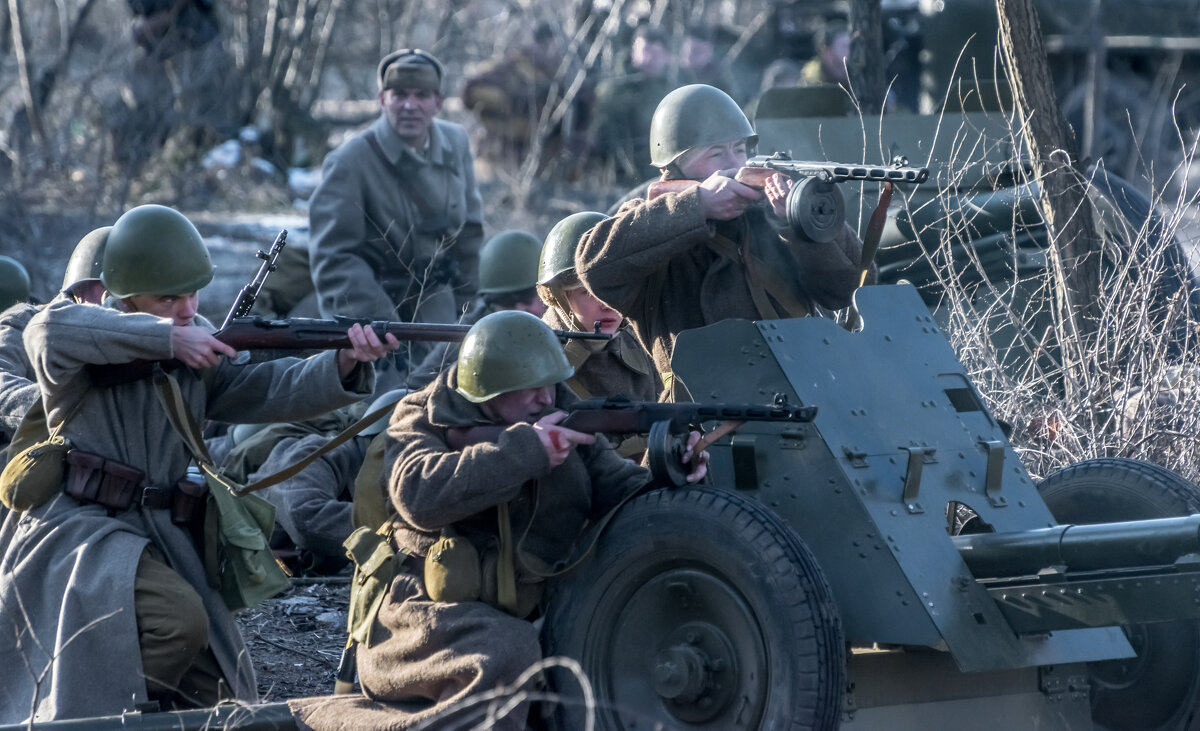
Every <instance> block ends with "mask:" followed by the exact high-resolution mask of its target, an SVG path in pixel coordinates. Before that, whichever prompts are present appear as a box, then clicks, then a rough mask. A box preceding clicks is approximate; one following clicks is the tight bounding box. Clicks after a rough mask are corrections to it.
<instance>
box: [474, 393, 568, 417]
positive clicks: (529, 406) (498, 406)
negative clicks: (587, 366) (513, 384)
mask: <svg viewBox="0 0 1200 731" xmlns="http://www.w3.org/2000/svg"><path fill="white" fill-rule="evenodd" d="M553 404H554V386H539V387H537V388H518V389H517V390H516V391H509V392H508V393H502V394H500V395H499V396H493V397H492V398H490V399H488V400H487V401H484V402H483V403H482V404H480V409H481V410H482V411H483V413H484V414H486V415H487V416H488V418H490V419H492V420H493V421H495V422H497V423H499V424H517V423H519V422H527V423H532V422H535V421H537V420H538V419H540V418H541V417H542V416H544V415H545V414H546V410H547V409H549V408H550V406H551V405H553Z"/></svg>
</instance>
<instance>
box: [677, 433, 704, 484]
mask: <svg viewBox="0 0 1200 731" xmlns="http://www.w3.org/2000/svg"><path fill="white" fill-rule="evenodd" d="M699 441H700V432H698V431H693V432H689V433H688V440H687V447H686V448H685V449H684V450H683V460H682V461H683V463H684V464H691V465H692V471H691V472H689V473H688V476H687V481H688V482H689V483H696V482H699V481H701V480H703V479H704V477H705V475H707V474H708V450H707V449H705V450H703V451H701V452H700V453H699V454H696V455H693V454H692V450H693V449H694V448H695V446H696V443H697V442H699Z"/></svg>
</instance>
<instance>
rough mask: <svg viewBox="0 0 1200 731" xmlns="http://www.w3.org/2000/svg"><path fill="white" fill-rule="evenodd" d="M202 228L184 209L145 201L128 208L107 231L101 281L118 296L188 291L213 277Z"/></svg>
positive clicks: (201, 286)
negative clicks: (199, 228)
mask: <svg viewBox="0 0 1200 731" xmlns="http://www.w3.org/2000/svg"><path fill="white" fill-rule="evenodd" d="M213 268H214V267H213V265H212V259H210V258H209V256H208V247H206V246H205V245H204V239H202V238H201V237H200V232H199V231H197V230H196V227H195V226H193V225H192V222H191V221H189V220H188V219H187V217H186V216H184V215H183V214H182V213H180V212H179V211H176V210H175V209H173V208H167V207H166V206H159V205H153V204H152V205H144V206H138V207H137V208H132V209H130V210H128V211H126V212H125V213H124V214H123V215H122V216H121V217H120V218H118V219H117V222H116V223H115V224H113V229H112V231H110V232H109V233H108V245H107V246H105V248H104V266H103V271H102V272H101V274H100V281H102V282H104V287H105V289H107V290H108V291H109V292H110V293H112V295H113V296H114V297H117V298H122V297H130V296H132V295H136V294H186V293H188V292H195V291H197V290H199V289H201V288H203V287H204V286H205V285H207V284H208V283H209V282H211V281H212V278H213Z"/></svg>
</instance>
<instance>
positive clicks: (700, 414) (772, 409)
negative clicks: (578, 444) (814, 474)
mask: <svg viewBox="0 0 1200 731" xmlns="http://www.w3.org/2000/svg"><path fill="white" fill-rule="evenodd" d="M816 414H817V407H815V406H792V405H791V404H787V403H781V404H769V405H763V404H696V403H690V402H682V403H665V404H664V403H659V402H657V401H630V400H629V399H627V398H623V397H613V398H594V399H588V400H586V401H581V402H579V403H578V404H576V405H575V406H573V407H571V408H570V409H568V410H567V416H566V418H564V419H563V420H562V421H561V422H559V424H558V425H559V426H561V427H565V428H567V429H572V430H574V431H577V432H583V433H584V434H649V433H650V428H651V427H652V426H654V425H655V424H656V423H659V422H667V423H668V424H670V429H671V431H672V433H676V434H683V433H686V432H687V431H688V429H689V428H690V427H691V426H692V425H698V424H702V423H704V422H708V421H739V422H740V421H784V422H809V421H812V420H813V419H814V418H815V417H816ZM506 428H508V427H506V426H501V425H488V426H473V427H466V428H455V429H448V430H447V432H446V441H447V444H448V446H449V447H450V448H451V449H453V450H455V451H459V450H461V449H463V448H464V447H468V446H471V445H472V444H480V443H483V442H494V441H496V440H497V439H499V438H500V433H501V432H503V431H504V430H505V429H506Z"/></svg>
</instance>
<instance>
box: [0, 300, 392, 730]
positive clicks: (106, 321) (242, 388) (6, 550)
mask: <svg viewBox="0 0 1200 731" xmlns="http://www.w3.org/2000/svg"><path fill="white" fill-rule="evenodd" d="M172 327H173V326H172V324H171V321H170V320H168V319H163V318H158V317H155V316H153V315H149V314H129V313H123V312H118V311H117V310H115V309H112V308H110V307H101V306H97V305H85V304H75V303H74V302H72V301H70V300H68V299H66V298H60V299H58V300H55V301H54V302H52V303H50V304H49V305H47V306H46V308H45V309H44V310H43V311H42V312H40V313H39V314H38V315H36V316H35V317H34V318H33V319H32V320H31V321H30V323H29V325H28V326H27V327H26V329H25V345H26V348H27V350H28V352H29V356H30V359H31V361H32V363H33V366H34V371H35V372H36V374H37V380H38V384H39V385H40V387H41V389H42V393H43V396H42V399H43V402H44V404H45V407H46V411H47V413H48V415H49V419H50V423H52V424H53V423H57V422H59V421H61V420H62V418H63V416H64V415H65V414H66V413H67V412H68V411H69V410H71V409H72V408H74V407H75V406H76V405H77V404H80V402H82V404H81V406H80V408H79V409H78V411H76V412H75V414H74V416H73V417H72V418H71V420H70V421H69V422H68V423H67V424H66V426H65V427H64V430H63V434H64V436H65V437H66V438H67V439H68V440H70V442H71V443H72V444H73V445H74V446H75V447H76V448H78V449H82V450H86V451H89V452H93V453H96V454H99V455H103V456H104V457H106V458H109V459H114V460H118V461H120V462H123V463H125V464H127V465H132V466H135V467H137V468H139V469H141V470H144V471H145V474H146V477H145V480H144V482H143V485H146V486H157V487H160V488H165V489H171V488H173V486H174V485H175V484H176V482H177V481H178V480H179V479H180V478H181V477H183V475H184V473H185V469H186V467H187V464H188V461H189V454H188V452H187V449H186V448H185V447H184V445H183V442H182V441H181V440H180V438H179V437H178V436H177V434H176V432H175V430H174V429H172V428H171V426H170V424H169V422H168V420H167V414H166V412H165V410H164V409H163V407H162V405H161V403H160V402H159V400H158V398H157V397H156V395H155V392H154V386H153V384H152V383H151V381H150V379H141V380H137V381H134V382H131V383H125V384H120V385H116V386H110V387H97V386H94V385H93V384H92V382H91V378H90V376H89V374H88V372H87V370H86V369H87V366H88V365H89V364H93V363H95V364H107V363H127V362H129V361H132V360H134V359H147V360H166V359H170V358H171V357H172V352H171V351H172V347H171V332H172ZM174 373H175V375H176V377H177V379H178V381H179V384H180V387H181V389H182V393H183V397H184V400H185V402H186V404H187V406H188V408H189V410H190V411H191V412H192V414H193V415H194V416H195V417H196V419H197V420H202V419H205V418H212V419H217V420H221V421H227V422H237V421H251V422H254V421H264V422H265V421H277V420H287V419H296V418H305V417H308V416H315V415H316V414H318V413H320V412H322V411H327V410H330V409H333V408H336V407H339V406H342V405H344V404H347V403H349V402H351V401H354V400H358V399H360V398H362V396H363V395H365V394H368V393H370V392H371V388H372V386H373V385H374V384H373V375H372V369H371V367H370V366H362V365H360V366H359V367H358V368H356V369H355V371H354V372H353V373H352V374H351V376H352V378H351V381H352V383H351V384H350V385H349V386H347V385H344V384H343V382H342V381H341V380H340V379H339V374H338V368H337V358H336V353H335V352H326V353H322V354H320V355H317V356H314V357H312V358H309V359H306V360H298V359H295V358H287V359H281V360H278V361H270V362H266V363H257V364H245V365H241V364H239V363H235V362H232V361H230V360H228V359H222V360H221V362H220V364H219V365H217V366H215V367H214V368H212V369H211V373H210V374H209V375H208V376H207V377H204V378H202V377H201V372H200V371H197V370H194V369H191V368H187V367H182V368H180V369H178V370H175V371H174ZM148 546H153V547H155V548H156V549H157V550H158V551H160V552H161V553H162V555H163V556H164V557H165V560H166V562H167V564H168V565H170V566H171V568H172V569H174V571H175V572H177V573H178V574H179V575H180V576H182V577H183V578H184V579H185V580H186V581H187V582H188V583H189V584H190V585H191V586H192V588H193V589H195V591H196V592H197V593H198V594H199V595H200V597H201V598H202V599H203V603H204V608H205V611H206V613H207V614H208V617H209V641H210V646H211V649H212V651H213V653H214V655H215V657H216V659H217V661H218V663H219V665H220V668H221V672H222V674H223V675H224V677H225V679H226V680H227V681H228V682H229V684H230V686H231V690H232V692H233V693H234V694H235V695H236V697H237V698H239V699H241V700H245V701H254V700H255V699H256V698H257V693H256V689H255V681H254V672H253V667H252V665H251V662H250V658H249V657H248V656H247V653H246V647H245V645H244V643H243V642H242V638H241V635H240V634H239V632H238V629H237V626H236V624H235V623H234V620H233V615H232V613H231V612H230V611H229V610H228V609H227V608H226V607H225V605H224V603H223V602H222V600H221V598H220V596H219V595H218V594H217V593H216V592H215V591H214V590H213V589H211V588H210V587H209V586H208V583H207V581H206V578H205V573H204V566H203V564H202V561H201V557H200V555H199V554H198V553H197V550H196V547H195V545H194V544H193V542H192V539H191V536H190V535H189V533H188V532H187V531H186V530H185V529H184V528H181V527H180V526H178V525H176V524H174V523H173V522H172V521H171V517H170V511H169V510H167V509H154V508H149V507H144V506H142V505H135V506H134V507H132V508H131V509H129V510H127V511H125V512H123V513H117V514H115V515H109V511H108V509H106V508H104V507H102V506H100V505H96V504H81V503H79V502H77V501H76V500H75V499H74V498H71V497H69V496H67V495H66V494H65V493H59V494H58V495H57V496H56V497H54V498H53V499H51V500H50V501H49V502H47V503H45V504H43V505H41V506H39V507H37V508H34V509H33V510H30V511H28V512H26V513H10V514H9V515H8V517H7V519H6V520H5V522H4V524H3V527H2V528H0V657H4V658H6V659H7V661H8V662H9V664H10V669H12V672H9V673H8V674H7V675H6V680H5V682H4V683H3V684H0V723H21V722H24V721H25V720H26V719H27V718H28V717H29V714H30V711H31V710H32V711H33V714H34V716H33V720H35V721H43V720H52V719H59V718H74V717H83V716H103V715H111V714H117V713H120V712H121V711H122V710H124V709H126V708H129V707H130V706H131V705H132V704H134V703H139V702H145V701H146V700H147V694H146V683H145V680H144V679H143V675H142V665H141V658H140V655H139V629H138V626H137V622H136V621H135V616H134V611H133V599H134V572H135V569H136V567H137V564H138V560H139V557H140V556H141V555H142V552H143V551H144V550H145V549H146V548H147V547H148ZM18 658H20V660H18ZM25 663H28V665H27V666H26V664H25ZM17 668H20V669H17ZM39 676H40V677H39Z"/></svg>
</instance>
